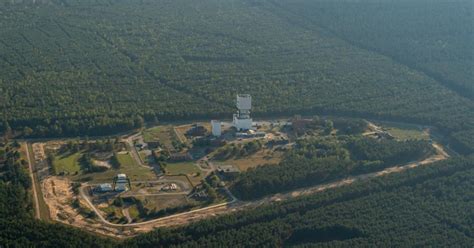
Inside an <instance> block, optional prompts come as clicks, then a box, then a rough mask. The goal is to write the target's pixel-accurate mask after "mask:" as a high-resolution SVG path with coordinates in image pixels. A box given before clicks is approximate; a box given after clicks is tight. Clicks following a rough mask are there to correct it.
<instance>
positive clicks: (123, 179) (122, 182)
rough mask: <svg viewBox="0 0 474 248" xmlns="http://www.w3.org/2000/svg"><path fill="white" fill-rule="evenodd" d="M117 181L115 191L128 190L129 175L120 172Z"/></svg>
mask: <svg viewBox="0 0 474 248" xmlns="http://www.w3.org/2000/svg"><path fill="white" fill-rule="evenodd" d="M116 180H117V181H116V182H115V191H127V190H128V187H127V184H128V183H129V181H128V179H127V175H125V174H118V175H117V178H116Z"/></svg>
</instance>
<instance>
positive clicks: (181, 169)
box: [166, 162, 201, 175]
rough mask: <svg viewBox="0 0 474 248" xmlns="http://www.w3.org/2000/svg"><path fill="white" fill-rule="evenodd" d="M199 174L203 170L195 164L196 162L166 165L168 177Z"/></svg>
mask: <svg viewBox="0 0 474 248" xmlns="http://www.w3.org/2000/svg"><path fill="white" fill-rule="evenodd" d="M197 172H201V170H200V169H199V168H198V167H197V166H196V165H195V164H194V162H179V163H167V164H166V174H168V175H179V174H194V173H197Z"/></svg>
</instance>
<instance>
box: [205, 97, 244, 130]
mask: <svg viewBox="0 0 474 248" xmlns="http://www.w3.org/2000/svg"><path fill="white" fill-rule="evenodd" d="M235 107H236V108H237V111H236V113H235V114H234V115H233V118H232V126H233V127H235V129H236V130H237V131H238V132H239V133H240V134H243V133H246V132H247V131H250V130H252V126H253V122H252V118H250V110H251V109H252V96H250V95H249V94H239V95H237V99H236V103H235ZM211 130H212V135H213V136H214V137H220V136H221V135H222V123H221V122H220V121H218V120H212V121H211Z"/></svg>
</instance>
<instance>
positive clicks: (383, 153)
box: [0, 0, 474, 247]
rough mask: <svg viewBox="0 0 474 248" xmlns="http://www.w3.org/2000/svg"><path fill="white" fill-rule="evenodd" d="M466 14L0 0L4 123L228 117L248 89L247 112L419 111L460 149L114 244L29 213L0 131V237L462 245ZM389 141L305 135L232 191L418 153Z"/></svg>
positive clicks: (472, 42)
mask: <svg viewBox="0 0 474 248" xmlns="http://www.w3.org/2000/svg"><path fill="white" fill-rule="evenodd" d="M473 11H474V6H473V4H472V1H469V0H452V1H444V0H412V1H404V0H360V1H345V0H333V1H326V0H202V1H191V0H173V1H166V0H117V1H110V0H35V1H33V0H9V1H1V2H0V68H1V71H0V133H6V134H8V135H7V136H13V135H18V136H23V137H53V136H61V137H62V136H77V135H109V134H115V133H117V132H121V131H126V130H130V129H133V128H138V127H141V126H143V125H144V124H145V123H146V122H157V121H168V120H170V121H172V120H183V119H196V118H211V117H212V118H230V117H231V114H232V111H233V101H234V99H235V94H237V93H251V94H252V97H253V101H254V104H253V105H254V109H253V110H252V111H253V113H252V115H253V116H261V117H263V116H274V115H287V116H289V115H293V114H308V115H312V114H332V115H341V116H356V117H367V118H368V117H370V118H379V119H384V120H398V121H407V122H415V123H421V124H426V125H432V126H436V127H437V128H438V129H439V131H441V132H443V133H444V134H446V135H447V136H448V137H449V145H450V147H451V148H453V149H455V150H456V151H457V152H459V153H461V154H463V155H466V156H465V157H462V156H459V157H456V158H453V159H449V160H447V161H444V162H438V163H436V164H435V165H430V166H426V167H418V168H416V169H413V170H409V171H406V172H403V173H400V174H397V175H390V176H385V177H383V178H378V179H374V180H372V181H370V182H369V183H367V182H365V183H362V182H361V183H355V184H353V185H350V186H347V187H342V188H338V189H333V190H329V191H326V192H322V193H320V194H316V195H313V196H307V197H301V198H298V199H295V200H291V201H287V202H281V203H275V204H274V205H272V206H262V207H260V208H258V209H254V210H247V211H243V212H239V213H233V214H229V215H226V216H222V217H218V218H212V219H208V220H204V221H200V222H197V223H194V224H191V225H189V226H184V227H180V228H177V229H166V228H161V229H157V230H156V231H153V232H151V233H148V234H146V235H141V236H138V237H136V238H133V239H130V240H126V241H124V242H117V241H113V240H110V239H106V238H102V237H98V236H96V235H93V234H89V233H85V232H83V231H81V230H78V229H76V228H71V227H68V226H65V225H60V224H51V223H47V222H43V221H37V220H34V219H33V211H32V202H31V197H30V191H29V188H30V186H31V185H30V184H31V182H30V179H29V176H28V174H27V170H26V168H27V167H26V164H25V162H24V161H22V160H21V158H20V154H19V149H20V148H19V147H18V144H15V143H11V144H9V145H7V146H4V147H0V246H1V247H3V246H5V247H34V246H36V247H112V246H119V245H121V246H123V247H160V246H163V247H169V246H180V247H195V246H203V247H233V246H259V247H261V246H305V245H315V246H377V247H384V246H402V247H403V246H443V247H450V246H454V245H457V246H461V247H469V246H472V244H473V243H474V218H473V216H474V209H473V208H472V205H473V204H474V202H473V199H474V195H473V192H474V169H473V168H474V167H473V166H474V162H473V161H474V157H472V156H469V155H468V154H469V153H473V152H474V86H473V82H472V78H474V77H473V76H474V75H473V73H474V68H473V67H474V37H473V36H474V32H473V31H474V30H473V29H474V25H473V24H474V23H473V20H474V19H473ZM334 124H335V125H337V123H334ZM387 142H389V143H387V144H384V146H383V147H390V148H391V149H390V150H387V149H383V148H381V146H378V145H377V144H375V145H374V144H372V143H371V141H367V140H350V139H348V140H345V141H344V146H334V145H333V144H331V143H328V142H325V141H323V140H319V141H308V142H302V143H300V144H298V145H299V147H298V149H296V150H295V151H294V153H293V154H292V155H291V156H290V157H289V158H288V159H287V160H285V161H283V162H282V164H280V165H279V166H280V167H278V166H274V167H270V166H264V167H261V168H258V169H256V170H254V171H250V172H249V173H248V174H244V175H243V176H242V177H241V178H238V179H237V180H238V181H237V184H236V185H235V187H236V188H235V189H238V187H241V188H242V189H243V188H244V187H246V188H245V192H244V190H241V193H240V196H241V197H244V198H253V197H257V196H262V195H265V194H269V193H272V192H275V191H274V189H273V188H260V189H259V190H255V189H258V187H265V186H267V187H268V186H272V187H274V188H276V189H278V190H285V189H290V188H294V187H300V186H305V185H308V184H309V182H308V181H305V180H304V179H305V175H304V174H303V173H302V171H303V170H302V168H303V169H311V170H312V171H313V173H314V175H317V178H320V179H319V180H321V181H320V182H322V181H324V180H330V179H331V178H337V177H338V176H342V175H347V174H348V173H351V174H357V173H360V172H366V171H371V170H372V168H374V167H372V166H375V167H377V166H379V167H377V168H383V167H386V166H388V165H390V164H394V163H397V162H400V160H399V159H402V158H403V157H406V156H407V157H411V156H414V157H417V156H420V155H421V154H420V153H417V152H421V153H424V152H429V151H427V150H425V149H424V148H426V146H424V144H422V143H415V142H412V141H410V142H412V143H409V142H407V143H406V144H397V143H393V142H392V143H390V141H387ZM402 162H403V161H402ZM285 166H286V167H285ZM274 168H278V170H276V169H274ZM263 174H265V175H267V174H268V175H269V177H268V180H260V179H261V178H263V177H262V175H263ZM314 175H313V176H314ZM253 179H258V180H255V181H253ZM307 179H308V180H309V178H307ZM323 179H324V180H323ZM296 180H300V181H301V182H302V183H301V184H296V183H295V182H296ZM311 183H312V184H313V183H317V182H311ZM262 185H263V186H262Z"/></svg>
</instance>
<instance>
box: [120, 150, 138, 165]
mask: <svg viewBox="0 0 474 248" xmlns="http://www.w3.org/2000/svg"><path fill="white" fill-rule="evenodd" d="M117 158H118V160H119V162H120V167H121V168H128V167H135V166H138V164H137V161H135V160H134V159H133V158H132V156H131V155H130V153H124V154H120V153H119V154H117Z"/></svg>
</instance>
